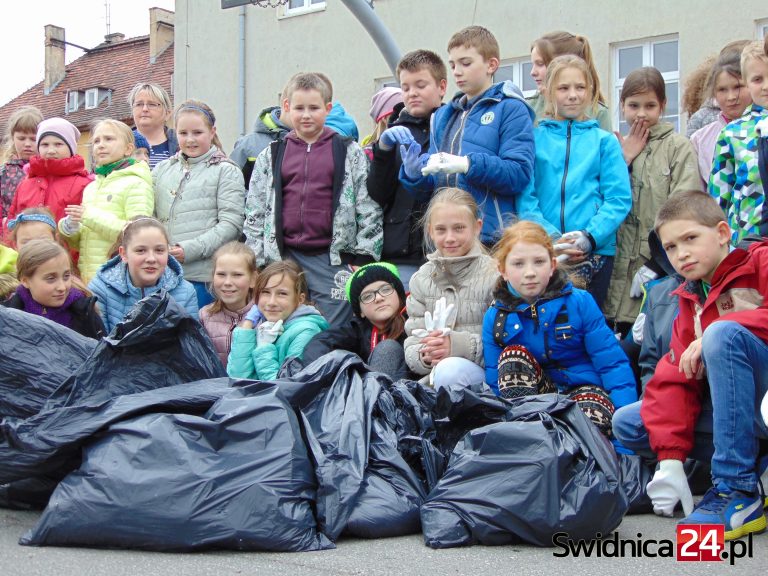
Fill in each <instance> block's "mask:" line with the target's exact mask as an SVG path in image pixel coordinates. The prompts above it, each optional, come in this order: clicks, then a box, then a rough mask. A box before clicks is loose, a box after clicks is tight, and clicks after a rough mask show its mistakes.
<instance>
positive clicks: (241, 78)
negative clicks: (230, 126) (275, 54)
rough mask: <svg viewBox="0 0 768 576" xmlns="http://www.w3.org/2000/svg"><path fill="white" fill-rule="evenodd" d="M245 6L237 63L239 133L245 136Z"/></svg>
mask: <svg viewBox="0 0 768 576" xmlns="http://www.w3.org/2000/svg"><path fill="white" fill-rule="evenodd" d="M245 9H246V7H245V6H240V14H239V15H238V19H239V20H240V26H239V28H240V30H239V38H238V44H239V45H238V62H237V131H238V133H239V134H240V136H244V135H245Z"/></svg>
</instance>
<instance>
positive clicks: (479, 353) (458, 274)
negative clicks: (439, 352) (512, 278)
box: [405, 246, 499, 376]
mask: <svg viewBox="0 0 768 576" xmlns="http://www.w3.org/2000/svg"><path fill="white" fill-rule="evenodd" d="M498 276H499V271H498V269H497V267H496V261H495V260H494V259H493V258H491V257H490V256H488V255H487V254H486V253H485V252H484V251H483V249H482V248H481V247H480V246H475V247H473V248H472V250H470V252H469V253H468V254H467V255H466V256H457V257H445V256H441V255H440V253H439V252H433V253H432V254H429V255H428V256H427V263H426V264H424V265H423V266H422V267H421V268H419V269H418V270H417V271H416V273H415V274H414V275H413V276H411V281H410V285H409V287H410V289H411V292H410V294H409V295H408V298H407V299H406V308H407V310H408V320H407V321H406V322H405V332H406V334H408V337H407V338H406V339H405V361H406V363H407V364H408V367H409V368H410V369H411V370H412V371H413V372H415V373H416V374H418V375H422V376H423V375H425V374H429V373H430V372H431V370H432V367H431V366H428V365H427V364H424V362H422V360H421V356H420V354H419V350H420V348H421V339H420V338H418V337H416V336H413V335H412V334H413V331H414V330H415V329H417V328H424V314H425V313H426V312H427V311H429V312H430V313H431V312H432V311H433V310H434V309H435V303H436V302H437V301H438V300H439V299H440V298H442V297H445V299H446V304H447V305H450V304H454V310H453V312H452V313H451V317H450V318H448V323H447V326H448V327H449V328H451V334H450V338H451V352H450V355H451V356H457V357H460V358H466V359H467V360H471V361H472V362H474V363H475V364H477V365H478V366H482V365H483V342H482V338H481V328H482V325H483V315H484V314H485V311H486V310H487V309H488V306H490V304H491V301H492V300H493V295H492V292H493V286H494V284H495V283H496V278H498Z"/></svg>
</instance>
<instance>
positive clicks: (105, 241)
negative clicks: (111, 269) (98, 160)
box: [59, 162, 154, 282]
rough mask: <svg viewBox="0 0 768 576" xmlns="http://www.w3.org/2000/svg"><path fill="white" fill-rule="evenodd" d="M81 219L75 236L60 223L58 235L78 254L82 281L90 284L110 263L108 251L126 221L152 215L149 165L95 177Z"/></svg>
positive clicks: (136, 165)
mask: <svg viewBox="0 0 768 576" xmlns="http://www.w3.org/2000/svg"><path fill="white" fill-rule="evenodd" d="M82 205H83V208H84V209H85V210H84V212H83V218H82V221H81V223H80V227H79V229H78V230H77V231H75V232H74V233H71V234H70V233H68V231H67V229H66V227H65V226H63V225H62V223H61V221H60V222H59V233H60V234H61V235H62V237H63V238H64V239H65V240H66V241H67V244H69V245H70V246H71V247H72V248H74V249H75V250H79V251H80V260H79V262H78V266H79V268H80V273H81V275H82V278H83V281H84V282H90V281H91V279H92V278H93V277H94V276H95V275H96V273H97V272H98V270H99V268H100V267H101V265H102V264H104V263H105V262H106V261H107V260H109V251H110V248H112V245H113V244H114V243H115V241H116V240H117V237H118V236H119V235H120V232H121V231H122V229H123V227H124V226H125V224H126V222H128V220H130V219H131V218H133V217H134V216H151V215H152V209H153V207H154V192H153V191H152V176H151V175H150V172H149V166H147V165H146V164H145V163H144V162H136V163H135V164H132V165H130V166H126V167H125V168H121V169H119V170H113V171H112V172H110V173H109V174H107V175H106V176H101V175H99V176H97V177H96V180H94V181H93V182H91V183H90V184H89V185H88V187H87V188H86V189H85V191H84V192H83V200H82Z"/></svg>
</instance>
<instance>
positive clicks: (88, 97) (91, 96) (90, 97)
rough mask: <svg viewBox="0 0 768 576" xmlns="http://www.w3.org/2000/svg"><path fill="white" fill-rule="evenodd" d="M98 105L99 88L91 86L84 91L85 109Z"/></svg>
mask: <svg viewBox="0 0 768 576" xmlns="http://www.w3.org/2000/svg"><path fill="white" fill-rule="evenodd" d="M98 105H99V89H98V88H91V89H89V90H86V91H85V109H86V110H90V109H91V108H96V106H98Z"/></svg>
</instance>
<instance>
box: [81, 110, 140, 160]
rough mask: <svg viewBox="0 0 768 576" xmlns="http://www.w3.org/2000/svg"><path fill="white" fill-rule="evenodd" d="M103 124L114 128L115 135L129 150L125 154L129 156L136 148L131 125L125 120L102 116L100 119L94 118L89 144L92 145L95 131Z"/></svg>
mask: <svg viewBox="0 0 768 576" xmlns="http://www.w3.org/2000/svg"><path fill="white" fill-rule="evenodd" d="M104 126H109V127H110V128H112V129H114V131H115V132H117V135H118V136H119V137H120V139H121V140H122V141H123V144H125V145H126V146H127V147H128V149H129V150H130V152H129V153H128V155H127V156H125V157H126V158H128V156H130V155H131V154H132V153H133V150H134V149H135V148H136V140H135V139H134V136H133V130H131V127H130V126H128V124H126V123H125V122H120V120H113V119H112V118H102V119H100V120H96V121H95V122H94V123H93V125H92V126H91V146H93V138H94V136H96V132H97V131H98V130H99V129H100V128H102V127H104Z"/></svg>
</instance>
